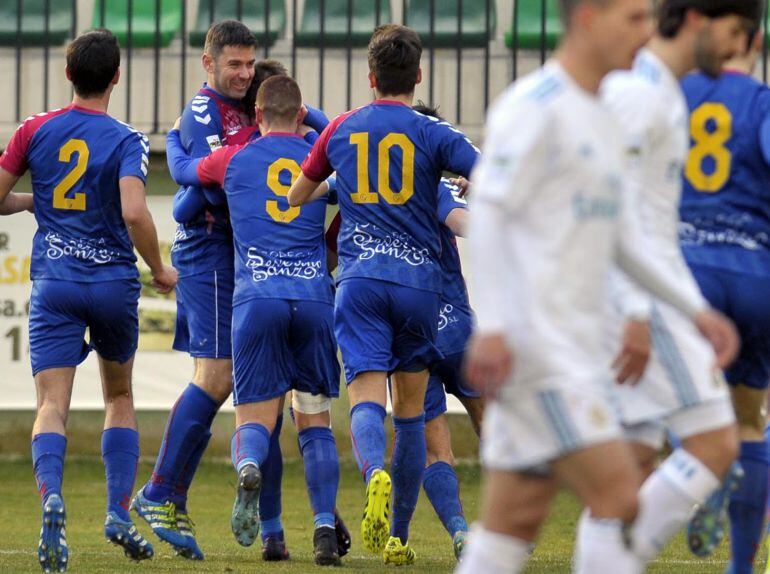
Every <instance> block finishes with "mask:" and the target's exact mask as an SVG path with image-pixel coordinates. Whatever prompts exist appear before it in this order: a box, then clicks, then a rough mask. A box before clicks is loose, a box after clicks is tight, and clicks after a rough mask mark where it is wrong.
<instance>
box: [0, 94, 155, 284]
mask: <svg viewBox="0 0 770 574" xmlns="http://www.w3.org/2000/svg"><path fill="white" fill-rule="evenodd" d="M149 151H150V146H149V142H148V141H147V138H146V137H145V136H144V135H143V134H142V133H140V132H138V131H136V130H135V129H133V128H132V127H130V126H129V125H127V124H124V123H122V122H119V121H118V120H116V119H114V118H112V117H110V116H108V115H107V114H104V113H101V112H96V111H93V110H87V109H84V108H80V107H78V106H75V105H71V106H69V107H66V108H63V109H59V110H54V111H51V112H46V113H42V114H37V115H34V116H32V117H30V118H28V119H27V120H25V121H24V123H22V124H21V125H20V126H19V127H18V129H17V130H16V132H15V133H14V135H13V138H12V139H11V141H10V143H9V144H8V147H7V148H6V149H5V152H3V155H2V156H1V157H0V167H2V168H3V169H4V170H6V171H8V172H9V173H12V174H14V175H17V176H21V175H23V174H24V173H25V172H26V171H27V169H29V170H30V171H31V175H32V190H33V194H34V202H35V219H36V220H37V224H38V229H37V233H36V234H35V238H34V241H33V247H32V266H31V277H32V280H33V281H34V280H38V279H60V280H69V281H80V282H96V281H112V280H117V279H127V278H135V277H138V275H139V274H138V271H137V269H136V265H135V263H136V256H135V255H134V249H133V246H132V244H131V239H130V238H129V235H128V231H127V230H126V226H125V223H124V222H123V215H122V209H121V203H120V189H119V187H118V181H119V180H120V178H122V177H127V176H133V177H138V178H139V179H141V180H142V182H146V180H147V168H148V162H149V157H148V154H149Z"/></svg>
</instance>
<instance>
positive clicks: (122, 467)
mask: <svg viewBox="0 0 770 574" xmlns="http://www.w3.org/2000/svg"><path fill="white" fill-rule="evenodd" d="M102 460H104V472H105V474H106V475H107V512H114V513H115V514H117V515H118V516H119V517H120V518H121V519H122V520H131V517H130V516H129V515H128V504H129V502H130V500H131V493H132V492H133V491H134V481H135V480H136V464H137V462H138V461H139V433H138V432H137V431H135V430H134V429H127V428H117V427H115V428H109V429H105V430H104V432H103V433H102Z"/></svg>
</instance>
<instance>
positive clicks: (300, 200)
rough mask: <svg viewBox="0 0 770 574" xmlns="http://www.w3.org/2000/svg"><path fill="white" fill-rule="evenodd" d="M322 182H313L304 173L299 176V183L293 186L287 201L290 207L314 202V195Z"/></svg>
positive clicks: (296, 182)
mask: <svg viewBox="0 0 770 574" xmlns="http://www.w3.org/2000/svg"><path fill="white" fill-rule="evenodd" d="M321 183H322V182H318V181H313V180H312V179H310V178H309V177H307V176H306V175H305V174H304V173H301V174H299V177H298V178H297V181H295V182H294V184H292V186H291V189H290V190H289V194H288V195H287V196H286V199H288V200H289V205H291V206H292V207H297V206H299V205H304V204H306V203H309V202H310V201H312V200H313V193H314V192H315V191H316V190H317V189H318V187H319V186H320V185H321Z"/></svg>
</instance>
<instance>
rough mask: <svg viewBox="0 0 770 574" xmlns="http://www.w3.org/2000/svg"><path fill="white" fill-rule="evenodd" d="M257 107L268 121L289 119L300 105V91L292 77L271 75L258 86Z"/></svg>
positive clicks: (295, 115)
mask: <svg viewBox="0 0 770 574" xmlns="http://www.w3.org/2000/svg"><path fill="white" fill-rule="evenodd" d="M257 107H258V108H259V109H260V110H262V114H263V115H264V116H265V119H266V120H267V121H268V122H275V121H291V120H293V119H294V118H296V117H297V114H298V113H299V110H300V108H301V107H302V92H301V91H300V89H299V86H298V85H297V82H296V81H295V80H294V78H292V77H290V76H272V77H270V78H268V79H266V80H265V81H264V82H262V85H261V86H259V91H258V92H257Z"/></svg>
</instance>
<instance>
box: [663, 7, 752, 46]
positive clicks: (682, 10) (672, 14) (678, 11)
mask: <svg viewBox="0 0 770 574" xmlns="http://www.w3.org/2000/svg"><path fill="white" fill-rule="evenodd" d="M688 10H695V11H696V12H700V13H701V14H703V15H704V16H708V17H709V18H719V17H721V16H727V15H730V14H734V15H736V16H741V17H743V18H746V19H747V20H750V21H751V23H752V24H751V25H752V27H756V28H759V26H760V22H761V20H762V2H761V0H658V5H657V17H658V18H657V19H658V33H659V34H660V35H661V36H663V37H664V38H673V37H675V36H676V35H677V34H679V30H681V29H682V26H683V25H684V21H685V17H686V16H687V11H688Z"/></svg>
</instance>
